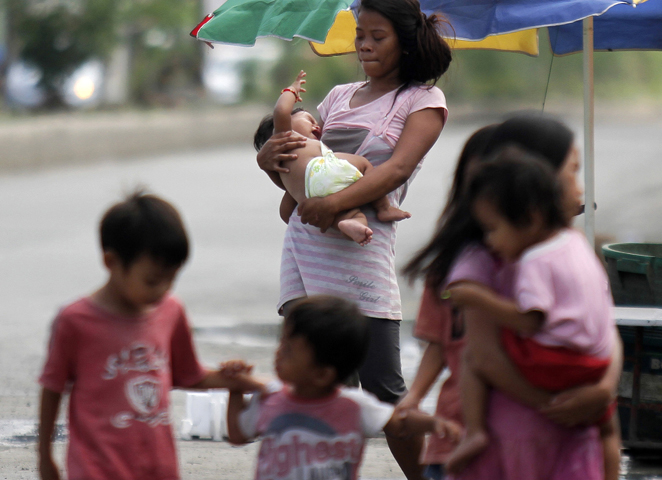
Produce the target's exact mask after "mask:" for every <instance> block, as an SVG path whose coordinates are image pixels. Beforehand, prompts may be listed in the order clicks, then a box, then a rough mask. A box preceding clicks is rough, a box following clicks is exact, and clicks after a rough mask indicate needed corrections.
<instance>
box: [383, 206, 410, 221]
mask: <svg viewBox="0 0 662 480" xmlns="http://www.w3.org/2000/svg"><path fill="white" fill-rule="evenodd" d="M406 218H411V213H409V212H405V211H404V210H400V209H399V208H396V207H393V206H390V207H388V208H385V209H383V210H378V211H377V219H378V220H379V221H380V222H399V221H400V220H404V219H406Z"/></svg>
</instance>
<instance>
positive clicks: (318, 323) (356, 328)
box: [285, 295, 370, 383]
mask: <svg viewBox="0 0 662 480" xmlns="http://www.w3.org/2000/svg"><path fill="white" fill-rule="evenodd" d="M285 322H286V323H287V324H288V325H290V326H291V327H292V333H291V335H292V336H293V337H298V336H301V337H303V338H305V339H306V341H308V342H309V343H310V345H311V346H312V348H313V351H314V354H315V361H316V362H317V363H318V364H319V365H322V366H330V367H333V368H335V369H336V374H337V377H336V383H342V382H343V381H345V380H346V379H347V378H348V377H349V376H350V375H351V374H352V372H354V371H355V370H357V369H358V368H359V367H360V366H361V364H362V363H363V360H364V358H365V356H366V353H367V351H368V341H369V338H370V337H369V323H368V319H367V318H366V317H365V316H364V315H363V314H362V313H361V312H360V311H359V309H358V307H357V306H356V305H355V304H354V303H352V302H350V301H348V300H344V299H342V298H339V297H333V296H330V295H316V296H312V297H308V298H305V299H303V300H300V301H298V302H297V303H296V304H295V306H294V307H293V308H292V310H291V311H290V312H289V314H288V315H287V317H285Z"/></svg>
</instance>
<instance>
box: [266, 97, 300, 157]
mask: <svg viewBox="0 0 662 480" xmlns="http://www.w3.org/2000/svg"><path fill="white" fill-rule="evenodd" d="M305 111H306V110H305V109H304V108H301V107H297V108H295V109H294V110H292V115H294V114H296V113H299V112H305ZM273 134H274V115H273V113H269V114H268V115H265V116H264V118H263V119H262V120H260V125H258V127H257V130H255V135H253V146H254V147H255V150H256V151H258V152H259V151H260V150H261V149H262V146H263V145H264V144H265V143H267V140H269V138H270V137H271V136H272V135H273Z"/></svg>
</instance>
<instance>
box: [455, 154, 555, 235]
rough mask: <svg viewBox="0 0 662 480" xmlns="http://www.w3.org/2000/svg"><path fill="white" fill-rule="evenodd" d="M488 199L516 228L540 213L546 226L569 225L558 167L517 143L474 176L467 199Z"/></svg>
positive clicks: (467, 200)
mask: <svg viewBox="0 0 662 480" xmlns="http://www.w3.org/2000/svg"><path fill="white" fill-rule="evenodd" d="M479 199H483V200H487V201H488V202H490V203H491V204H492V205H493V206H494V207H495V208H496V210H497V211H498V212H499V213H500V214H501V215H503V216H504V217H505V218H506V219H507V220H508V221H509V222H510V223H512V224H513V225H515V226H516V227H527V226H529V225H530V224H531V221H532V219H533V217H532V215H533V213H534V212H539V213H540V214H541V215H542V218H543V222H544V223H543V225H544V226H545V227H546V228H551V229H554V228H561V227H567V226H568V220H567V219H566V218H565V216H564V215H563V206H562V203H561V202H562V190H561V186H560V184H559V182H558V180H557V178H556V174H555V172H554V169H553V168H552V167H551V166H550V165H549V162H545V161H544V160H542V159H541V158H540V157H538V156H536V155H533V154H531V153H528V152H526V151H525V150H522V149H521V148H518V147H516V146H514V145H510V146H506V147H504V148H503V149H501V150H499V151H498V152H497V153H496V154H495V156H494V157H492V158H491V159H490V160H488V161H486V162H484V163H482V164H481V165H480V166H479V167H478V169H477V170H476V172H475V173H474V174H473V175H472V177H471V180H470V183H469V187H468V189H467V196H466V202H467V204H468V205H474V204H475V202H476V201H477V200H479Z"/></svg>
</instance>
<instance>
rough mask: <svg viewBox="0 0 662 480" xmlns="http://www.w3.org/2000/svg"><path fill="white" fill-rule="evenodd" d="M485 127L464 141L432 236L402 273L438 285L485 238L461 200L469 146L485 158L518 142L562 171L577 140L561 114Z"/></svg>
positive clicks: (531, 116) (524, 117)
mask: <svg viewBox="0 0 662 480" xmlns="http://www.w3.org/2000/svg"><path fill="white" fill-rule="evenodd" d="M484 128H485V129H488V131H487V132H482V133H481V130H482V129H481V130H479V131H478V132H476V133H475V134H474V135H473V136H472V137H471V138H470V139H469V140H468V141H467V144H466V145H465V150H464V151H463V152H462V155H461V156H460V160H459V162H458V166H457V169H456V171H455V179H454V181H453V187H452V189H451V194H450V196H449V199H448V202H447V204H446V207H445V208H444V211H443V213H442V214H441V217H440V218H439V221H438V222H437V229H436V231H435V234H434V236H433V237H432V239H431V240H430V241H429V242H428V244H427V245H425V246H424V247H423V248H422V249H421V250H420V251H419V252H418V253H417V254H416V256H415V257H414V258H413V259H412V260H411V261H410V262H409V263H408V264H407V265H406V266H405V268H404V274H405V275H406V276H407V277H408V278H409V280H410V281H414V280H415V279H416V278H418V277H425V279H426V282H427V283H428V284H429V285H430V286H431V287H432V288H434V289H435V290H438V289H440V288H441V286H442V285H443V283H444V281H445V280H446V276H447V275H448V272H449V270H450V268H451V266H452V264H453V262H454V261H455V259H456V258H457V256H458V255H459V253H460V252H461V251H462V249H463V248H464V247H465V246H466V245H468V244H470V243H473V242H479V241H481V240H482V238H483V234H482V232H481V230H480V228H479V227H478V225H477V224H476V222H475V221H474V220H473V219H472V218H471V211H470V209H469V207H468V206H467V204H466V202H460V201H459V199H460V197H462V194H463V192H462V186H463V185H464V184H465V180H464V177H466V175H467V172H466V165H467V158H468V157H467V156H466V155H465V151H467V150H473V151H474V152H476V153H477V154H478V155H482V156H480V157H475V158H476V159H477V160H480V161H482V160H483V158H485V157H489V155H490V154H494V153H496V152H497V151H498V150H499V149H501V148H503V147H504V146H506V145H508V144H513V143H514V144H517V145H519V146H520V147H522V148H525V149H526V150H528V151H530V152H532V153H534V154H538V155H540V158H541V159H542V160H543V161H545V162H546V163H547V164H548V165H549V166H551V167H552V168H553V169H554V170H555V171H558V170H559V169H560V168H561V166H562V165H563V162H564V161H565V159H566V157H567V155H568V152H569V151H570V148H571V147H572V144H573V141H574V134H573V132H572V130H570V129H569V128H568V127H567V126H565V125H564V124H563V123H561V122H560V121H558V120H555V119H553V118H550V117H548V116H544V115H539V114H519V115H516V116H513V117H511V118H509V119H507V120H506V121H504V122H503V123H501V124H498V125H493V126H488V127H484ZM474 137H476V138H474ZM474 142H476V143H475V145H474ZM481 149H482V151H481ZM458 186H459V187H460V188H458Z"/></svg>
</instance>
